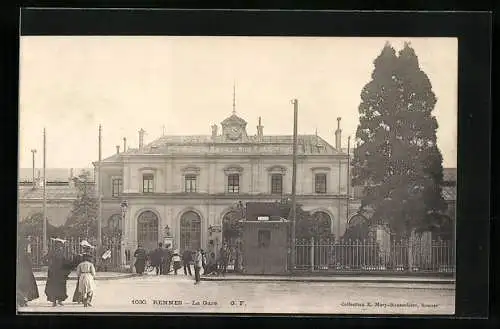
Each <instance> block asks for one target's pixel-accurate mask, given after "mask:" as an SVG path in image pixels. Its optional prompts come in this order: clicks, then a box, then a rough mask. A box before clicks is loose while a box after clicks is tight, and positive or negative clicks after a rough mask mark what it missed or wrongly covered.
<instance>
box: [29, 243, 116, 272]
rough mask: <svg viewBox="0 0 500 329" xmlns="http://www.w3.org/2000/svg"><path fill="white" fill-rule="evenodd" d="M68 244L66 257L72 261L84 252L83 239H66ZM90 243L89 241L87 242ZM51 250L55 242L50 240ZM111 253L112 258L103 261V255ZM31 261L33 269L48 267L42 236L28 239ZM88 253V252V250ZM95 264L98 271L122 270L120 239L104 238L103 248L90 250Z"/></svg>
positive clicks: (66, 245)
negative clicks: (107, 252)
mask: <svg viewBox="0 0 500 329" xmlns="http://www.w3.org/2000/svg"><path fill="white" fill-rule="evenodd" d="M64 240H66V242H65V243H64V244H63V246H62V250H63V253H64V256H65V257H67V258H69V259H71V258H72V257H74V256H75V255H77V254H80V253H83V252H84V247H83V246H81V244H80V243H81V242H82V241H83V240H86V239H83V238H72V237H71V238H64ZM87 241H88V240H87ZM47 242H48V248H49V250H50V249H51V248H52V247H53V245H54V243H55V241H53V240H51V239H49V240H48V241H47ZM108 250H109V252H110V253H111V255H110V257H109V258H107V259H103V258H102V256H103V254H104V253H105V252H106V251H108ZM25 251H26V252H27V254H28V256H29V257H30V259H31V263H32V265H33V268H34V269H35V270H36V269H41V268H42V267H44V266H46V265H47V259H46V255H45V254H44V252H43V239H42V237H40V236H31V237H29V238H28V243H27V244H26V250H25ZM86 251H87V252H88V250H86ZM90 252H91V255H92V258H93V262H94V264H96V266H97V270H98V271H118V270H122V266H121V265H122V264H121V242H120V240H118V239H106V238H103V240H102V246H101V248H99V249H98V248H93V249H90Z"/></svg>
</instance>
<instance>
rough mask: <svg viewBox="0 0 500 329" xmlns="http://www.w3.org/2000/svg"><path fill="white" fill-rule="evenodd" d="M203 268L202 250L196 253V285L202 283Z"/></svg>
mask: <svg viewBox="0 0 500 329" xmlns="http://www.w3.org/2000/svg"><path fill="white" fill-rule="evenodd" d="M202 267H203V254H202V252H201V249H200V250H198V251H196V253H195V256H194V279H195V281H194V284H198V283H200V271H201V269H202Z"/></svg>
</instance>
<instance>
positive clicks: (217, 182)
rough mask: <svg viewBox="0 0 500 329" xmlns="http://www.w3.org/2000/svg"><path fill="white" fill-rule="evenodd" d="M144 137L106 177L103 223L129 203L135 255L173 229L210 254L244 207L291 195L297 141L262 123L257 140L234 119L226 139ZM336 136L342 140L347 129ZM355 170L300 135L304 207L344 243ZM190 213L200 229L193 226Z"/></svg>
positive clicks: (176, 239)
mask: <svg viewBox="0 0 500 329" xmlns="http://www.w3.org/2000/svg"><path fill="white" fill-rule="evenodd" d="M143 134H144V132H143V131H142V130H141V131H140V132H139V135H140V136H139V147H138V148H136V149H126V150H124V151H123V150H122V152H119V151H118V152H117V153H116V154H115V155H113V156H111V157H109V158H107V159H104V160H103V161H102V167H101V173H100V176H101V177H100V179H101V180H100V184H101V186H102V188H101V191H102V201H103V221H104V222H106V221H107V219H108V218H110V217H111V216H113V215H115V216H118V215H120V214H121V208H120V204H121V202H122V201H123V200H126V201H127V204H128V207H127V208H126V212H125V213H124V221H123V222H122V223H121V225H122V229H123V231H124V233H125V234H124V237H125V239H124V244H125V247H126V249H129V250H133V249H135V248H136V247H137V245H138V243H139V240H141V241H142V242H141V243H142V244H144V243H146V244H147V247H148V248H152V247H153V246H154V245H155V244H156V243H157V242H158V241H163V240H164V238H165V235H166V233H165V228H166V227H167V226H168V228H169V231H170V233H171V237H172V239H173V243H174V247H177V248H180V249H184V248H188V247H198V246H199V247H202V248H207V245H208V244H209V239H211V238H210V237H211V235H210V234H209V231H211V229H212V228H213V227H221V226H222V221H223V218H224V216H225V215H226V214H227V213H228V212H230V211H232V210H233V209H234V205H235V204H236V203H238V202H240V201H241V202H243V203H246V202H250V201H252V202H273V201H276V200H280V199H282V198H284V197H287V195H290V194H291V191H292V141H293V138H292V136H267V135H264V134H263V126H262V125H261V124H260V120H259V125H258V126H257V134H256V135H254V136H250V135H249V134H248V133H247V130H246V122H245V121H244V120H243V119H241V118H240V117H238V116H237V115H236V114H234V113H233V115H231V116H230V117H229V118H227V119H226V120H224V121H223V122H222V133H221V134H219V133H218V127H217V126H215V125H214V126H212V135H207V136H161V137H160V138H158V139H157V140H155V141H153V142H152V143H150V144H148V145H143ZM336 135H337V138H339V139H340V129H339V128H338V133H337V134H336ZM338 143H339V144H340V141H338ZM94 165H95V166H96V168H98V163H97V162H96V163H94ZM97 171H98V169H96V175H97ZM347 172H348V171H347V154H346V153H344V152H342V151H341V150H338V149H336V148H334V147H332V146H331V145H330V144H329V143H327V142H326V141H325V140H324V139H323V138H321V137H319V136H317V135H300V136H298V161H297V202H298V203H300V204H302V205H303V206H304V209H305V210H309V211H312V212H313V213H314V212H319V211H321V212H324V213H326V214H327V215H328V216H329V217H330V224H331V230H332V233H334V234H335V236H336V237H339V236H341V235H342V234H343V232H344V231H345V228H346V223H347V209H346V206H347V184H348V178H347ZM273 177H274V178H273ZM280 177H281V179H280ZM325 178H326V182H324V179H325ZM97 179H98V180H99V178H97ZM235 179H236V183H235ZM273 182H274V185H273ZM280 182H281V183H280ZM322 182H324V184H322ZM280 187H281V188H280ZM149 188H150V189H149ZM145 212H148V216H149V218H151V217H153V219H155V217H156V222H154V221H153V222H154V226H155V227H151V225H148V224H143V221H142V219H141V218H142V217H141V214H144V213H145ZM186 214H188V215H189V216H188V217H189V218H190V219H191V222H193V218H194V219H195V220H194V222H197V221H198V223H195V224H193V223H191V224H189V223H186V220H183V216H186ZM196 219H197V220H196ZM141 223H142V224H141ZM182 223H184V225H183V224H182ZM140 236H142V238H141V237H140ZM144 236H148V238H144ZM189 239H191V240H193V241H195V243H194V242H193V243H194V244H193V243H191V242H190V241H186V240H189ZM222 239H223V237H222ZM145 240H147V241H145ZM198 241H199V242H198Z"/></svg>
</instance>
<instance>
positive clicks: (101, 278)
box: [35, 273, 137, 281]
mask: <svg viewBox="0 0 500 329" xmlns="http://www.w3.org/2000/svg"><path fill="white" fill-rule="evenodd" d="M134 276H137V274H135V273H127V274H123V275H117V276H96V278H95V280H96V281H107V280H119V279H128V278H132V277H134ZM35 280H36V281H47V276H46V275H45V276H35ZM76 280H77V277H76V276H70V277H69V278H68V281H76Z"/></svg>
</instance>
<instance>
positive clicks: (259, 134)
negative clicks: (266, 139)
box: [257, 117, 264, 139]
mask: <svg viewBox="0 0 500 329" xmlns="http://www.w3.org/2000/svg"><path fill="white" fill-rule="evenodd" d="M262 136H264V126H263V125H262V120H261V117H259V125H258V126H257V137H259V139H260V138H262Z"/></svg>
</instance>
